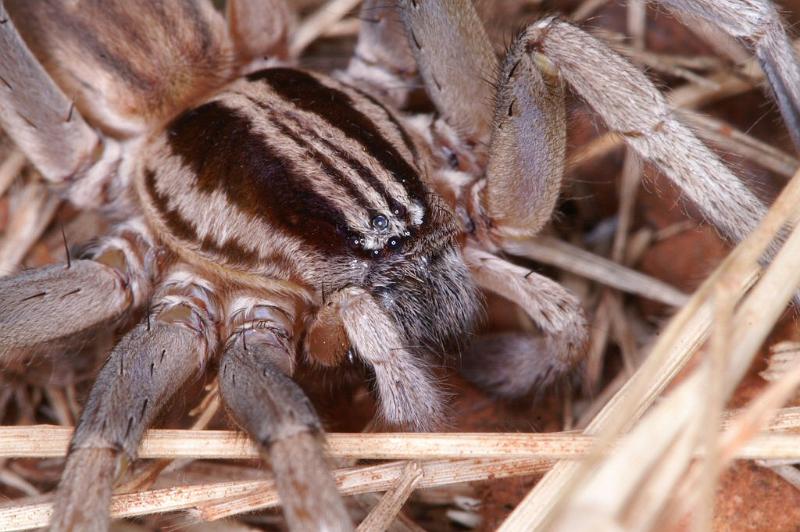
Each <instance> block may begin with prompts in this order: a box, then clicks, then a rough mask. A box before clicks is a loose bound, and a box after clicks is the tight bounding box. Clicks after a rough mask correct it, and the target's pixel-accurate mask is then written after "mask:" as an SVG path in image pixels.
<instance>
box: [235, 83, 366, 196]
mask: <svg viewBox="0 0 800 532" xmlns="http://www.w3.org/2000/svg"><path fill="white" fill-rule="evenodd" d="M237 94H239V93H237ZM242 96H244V97H245V98H247V99H248V100H249V101H250V103H252V104H253V105H255V106H256V107H258V108H259V109H261V110H263V111H265V112H266V113H268V115H269V121H270V123H271V124H272V125H274V126H275V127H277V128H278V129H279V130H280V132H281V133H282V134H284V135H286V136H287V137H289V138H290V139H292V140H293V141H294V143H295V144H297V146H299V147H300V148H302V149H303V150H305V152H306V154H307V155H308V156H309V157H311V158H312V159H314V160H315V161H316V162H317V163H319V164H320V165H321V166H322V171H323V172H325V175H327V176H328V177H330V178H331V180H333V181H334V182H335V183H336V184H338V185H339V186H341V187H343V188H344V189H345V190H347V194H348V197H350V198H352V199H354V200H355V201H356V203H358V204H359V206H361V207H362V208H364V209H367V210H369V209H372V206H371V205H370V204H369V201H367V198H365V197H364V194H362V193H361V191H360V190H358V188H357V187H356V186H355V184H354V183H353V182H352V181H350V180H349V179H347V177H346V176H345V175H344V174H343V173H342V172H340V171H339V170H338V169H337V168H336V165H335V164H334V163H333V161H331V160H330V159H329V158H328V157H327V156H326V155H325V154H323V153H321V152H320V151H319V150H316V149H314V146H312V145H311V144H309V143H308V142H306V140H305V139H304V138H303V137H301V136H299V135H297V134H296V133H295V132H294V131H292V130H291V129H290V128H289V127H287V126H286V124H284V123H283V122H282V121H281V118H284V117H281V116H278V115H277V113H276V112H275V110H274V109H272V108H271V107H270V106H269V105H267V104H266V103H264V102H260V101H258V100H256V99H255V98H253V97H252V96H247V95H244V94H242ZM285 118H289V117H285ZM292 122H293V123H294V125H295V126H296V127H299V128H300V129H302V130H303V134H304V135H307V136H309V137H312V139H313V140H321V141H323V142H325V143H326V145H328V147H332V145H331V144H330V143H329V142H327V141H326V140H325V139H323V138H322V137H320V136H319V135H317V134H316V133H315V132H313V131H311V130H309V129H307V128H304V127H303V125H302V124H301V123H299V122H298V121H297V120H292ZM309 179H312V178H311V177H309Z"/></svg>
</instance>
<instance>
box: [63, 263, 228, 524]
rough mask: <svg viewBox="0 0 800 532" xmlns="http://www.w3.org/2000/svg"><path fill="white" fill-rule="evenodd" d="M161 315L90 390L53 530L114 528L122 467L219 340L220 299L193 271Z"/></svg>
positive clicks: (140, 328)
mask: <svg viewBox="0 0 800 532" xmlns="http://www.w3.org/2000/svg"><path fill="white" fill-rule="evenodd" d="M155 301H156V302H157V307H154V308H155V310H154V317H153V318H152V319H148V320H145V321H144V322H142V323H140V324H139V325H137V326H136V327H135V328H134V329H133V330H132V331H131V332H129V333H128V334H127V335H125V337H123V338H122V340H121V341H120V343H119V344H118V345H117V346H116V347H115V348H114V350H113V351H112V353H111V356H110V357H109V359H108V361H107V362H106V364H105V365H104V366H103V369H102V370H101V371H100V374H99V375H98V377H97V380H96V381H95V383H94V386H93V387H92V390H91V392H90V394H89V399H88V401H87V403H86V406H85V408H84V410H83V413H82V414H81V418H80V421H79V422H78V426H77V428H76V429H75V434H74V435H73V437H72V442H71V443H70V451H69V454H68V455H67V463H66V465H65V467H64V473H63V475H62V478H61V482H60V484H59V486H58V492H57V494H56V500H55V505H54V510H53V518H52V521H51V528H52V529H53V530H106V529H107V528H108V504H109V501H110V498H111V488H112V485H113V480H114V477H115V476H116V472H117V471H118V470H119V469H120V466H121V465H122V463H123V460H124V459H125V458H127V459H130V460H133V459H134V458H135V457H136V451H137V448H138V446H139V442H140V441H141V438H142V435H143V433H144V431H145V430H146V429H147V427H148V426H149V425H150V424H151V423H152V421H153V419H154V418H155V416H156V415H157V414H158V412H159V410H160V409H161V407H163V406H164V403H165V402H166V401H168V400H169V398H170V397H171V396H172V395H173V393H174V392H176V391H177V390H178V388H180V386H181V385H182V384H183V383H184V382H185V381H186V380H187V379H188V378H190V377H191V376H192V375H195V374H196V373H197V372H198V371H199V370H200V369H201V368H202V367H203V365H204V363H205V361H206V358H207V356H208V355H209V353H210V352H211V351H213V350H214V349H215V347H216V324H215V323H214V308H215V306H214V300H213V296H211V294H210V292H209V291H208V289H207V288H206V287H205V286H204V283H203V282H202V281H198V284H195V282H194V281H193V280H192V277H191V275H190V274H189V273H187V272H182V271H176V272H174V273H173V274H171V275H170V277H169V278H168V279H167V281H166V282H165V284H164V286H163V290H162V291H161V294H160V297H157V298H156V300H155Z"/></svg>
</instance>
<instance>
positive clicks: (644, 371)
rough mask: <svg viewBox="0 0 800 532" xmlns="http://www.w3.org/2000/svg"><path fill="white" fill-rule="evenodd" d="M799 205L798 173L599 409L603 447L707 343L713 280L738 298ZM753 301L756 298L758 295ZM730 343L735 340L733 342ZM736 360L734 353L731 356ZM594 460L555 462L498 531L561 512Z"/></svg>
mask: <svg viewBox="0 0 800 532" xmlns="http://www.w3.org/2000/svg"><path fill="white" fill-rule="evenodd" d="M798 205H800V177H798V176H797V175H796V176H795V177H794V178H793V179H792V180H791V181H790V182H789V184H788V185H787V186H786V187H785V189H784V190H783V192H782V193H781V194H780V196H779V197H778V198H777V200H776V201H775V203H774V204H773V206H772V208H771V209H770V210H769V211H768V213H767V215H766V216H765V218H764V220H762V222H761V223H760V224H759V226H758V227H757V228H756V229H755V231H753V233H752V234H751V235H750V236H749V237H748V238H747V239H746V240H745V241H743V242H742V243H741V244H739V246H737V247H736V249H734V250H733V252H731V254H730V255H729V256H728V258H727V259H726V260H725V261H724V262H723V263H722V264H721V265H720V266H719V267H718V268H717V270H716V271H715V272H714V273H713V274H712V275H711V276H710V277H709V278H708V279H707V280H706V281H705V282H704V283H703V285H702V286H701V287H700V288H699V289H698V290H697V292H696V293H695V294H694V296H692V298H691V300H690V301H689V302H688V303H687V304H686V306H684V307H683V309H682V310H681V311H680V312H679V313H678V314H677V315H676V316H675V318H673V319H672V321H671V322H670V324H669V325H668V326H667V328H666V329H665V330H664V331H663V332H662V334H661V335H660V337H659V340H658V342H656V344H655V345H654V347H653V349H652V350H651V352H650V354H649V356H648V357H647V359H646V360H645V362H644V363H643V364H642V366H641V367H640V368H639V370H638V371H637V372H636V374H635V375H634V376H633V377H632V378H631V379H630V380H629V381H628V382H627V383H626V384H625V386H623V388H622V389H621V390H620V391H619V392H618V393H617V394H616V395H615V396H614V398H612V400H611V401H610V402H609V403H608V404H607V405H606V406H605V408H603V410H601V411H600V413H599V414H598V415H597V417H595V419H594V420H593V421H592V422H591V423H590V424H589V426H588V427H587V429H586V431H585V433H587V434H591V435H602V437H601V439H600V444H601V445H602V444H605V445H607V444H608V442H610V441H612V440H613V439H616V438H617V437H618V435H620V434H621V433H623V432H625V431H626V430H628V429H629V428H630V427H631V426H632V425H633V424H634V423H635V422H636V421H637V420H638V419H639V418H640V417H641V416H642V415H643V414H644V412H645V411H646V410H647V409H648V408H649V407H650V406H651V405H652V403H653V401H654V400H655V399H656V398H657V397H658V396H659V395H660V394H661V393H662V392H663V390H664V389H665V388H666V386H667V385H668V384H669V383H670V382H671V381H672V380H673V379H674V377H675V376H676V374H677V372H678V371H679V370H680V369H681V368H683V367H684V366H685V364H686V363H687V362H688V361H689V359H690V358H691V356H692V355H693V354H694V352H695V351H696V350H697V348H698V347H700V345H701V344H702V343H703V342H704V341H705V339H706V337H707V335H708V332H709V329H710V325H711V320H712V309H711V305H710V302H709V300H710V298H711V297H712V295H713V293H714V291H715V287H716V285H717V283H718V282H719V281H720V279H725V283H726V285H727V286H728V287H729V288H730V294H731V297H733V298H735V299H738V298H739V297H741V296H742V295H743V294H744V292H745V290H746V289H747V288H748V287H749V286H750V285H751V284H752V282H753V281H754V280H755V278H756V276H757V275H758V271H759V269H760V268H759V267H758V266H757V261H758V260H759V259H760V257H761V256H762V254H763V253H764V251H765V250H766V248H767V246H768V245H769V244H770V242H772V240H773V238H774V237H775V236H776V235H777V234H779V232H780V231H781V229H782V228H783V227H784V225H785V224H786V223H787V222H788V221H790V220H795V219H797V214H798V212H797V211H798V207H797V206H798ZM785 249H786V248H784V250H782V252H783V251H785ZM784 260H785V254H784ZM776 262H777V259H776ZM774 264H775V263H773V266H774ZM773 271H774V270H773ZM798 271H800V268H798ZM784 282H785V280H784ZM762 286H768V285H762ZM794 286H795V285H792V287H794ZM792 289H793V288H792ZM762 290H763V289H762ZM751 299H752V298H751ZM757 301H760V298H759V299H758V300H757ZM778 302H779V299H773V300H772V301H770V302H767V303H766V305H767V306H769V305H775V304H776V303H778ZM761 303H764V302H761ZM782 310H783V307H780V311H782ZM740 312H741V311H740ZM740 317H741V316H740ZM763 318H764V316H759V319H763ZM750 319H751V320H753V319H754V318H750ZM755 321H758V320H755ZM772 323H774V320H773V321H772V322H770V323H768V324H767V325H766V327H767V328H771V327H772ZM745 329H746V328H745ZM762 340H763V338H762ZM731 345H733V346H736V345H737V344H736V343H735V342H732V344H731ZM734 358H735V357H732V360H733V359H734ZM727 382H728V379H726V383H727ZM736 382H738V379H736ZM689 406H691V405H689ZM667 433H668V434H669V433H670V432H669V431H668V432H667ZM594 463H596V461H593V460H587V461H584V462H583V463H582V464H576V463H559V464H557V465H556V466H555V467H554V468H553V470H551V471H550V472H549V473H548V474H547V475H545V477H544V478H543V479H542V480H541V481H540V482H539V483H538V484H537V485H536V486H535V487H534V489H533V490H532V491H531V493H529V494H528V496H526V498H525V499H524V500H523V501H522V503H520V505H519V506H518V507H517V508H516V509H515V510H514V511H513V512H512V513H511V515H510V516H509V517H508V519H507V520H506V521H505V522H504V523H503V525H502V527H501V529H500V530H506V531H508V530H518V529H519V527H525V528H526V529H531V528H532V529H541V528H542V527H543V526H545V524H546V523H548V522H550V521H551V520H552V519H553V518H554V516H555V515H556V514H557V512H559V511H560V509H561V508H562V505H563V504H564V503H565V502H566V500H567V497H568V496H569V494H570V493H571V492H572V491H573V490H574V489H575V488H576V487H577V486H578V484H579V483H580V482H581V480H583V479H584V478H585V477H586V475H587V474H588V472H589V471H590V470H591V468H592V466H593V465H594Z"/></svg>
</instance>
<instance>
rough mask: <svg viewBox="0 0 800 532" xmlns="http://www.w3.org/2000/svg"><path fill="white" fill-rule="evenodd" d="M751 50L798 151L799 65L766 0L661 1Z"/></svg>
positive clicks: (775, 15)
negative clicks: (700, 20)
mask: <svg viewBox="0 0 800 532" xmlns="http://www.w3.org/2000/svg"><path fill="white" fill-rule="evenodd" d="M660 1H661V3H663V4H665V5H667V6H668V7H670V8H671V9H674V10H675V11H677V12H685V13H689V14H691V15H694V16H696V17H700V18H702V19H704V20H706V21H707V22H709V23H710V24H713V25H715V26H717V27H719V28H721V29H722V30H723V31H725V32H726V33H728V34H729V35H731V36H732V37H735V38H737V39H739V40H741V41H743V42H745V43H746V44H748V45H750V46H752V48H753V49H754V51H755V54H756V57H757V58H758V61H759V63H760V64H761V68H762V70H763V71H764V74H765V75H766V77H767V80H768V82H769V86H770V88H771V89H772V94H773V96H774V98H775V101H777V103H778V108H779V109H780V111H781V114H782V116H783V119H784V121H785V122H786V125H787V127H788V129H789V134H790V135H791V137H792V141H793V142H794V144H795V147H796V148H798V149H800V62H798V59H797V54H796V53H795V50H794V48H793V46H792V42H791V41H790V40H789V37H788V36H787V35H786V30H785V29H784V26H783V22H782V21H781V17H780V15H779V14H778V11H777V10H776V9H775V6H774V5H773V3H772V2H770V1H769V0H692V1H687V0H660Z"/></svg>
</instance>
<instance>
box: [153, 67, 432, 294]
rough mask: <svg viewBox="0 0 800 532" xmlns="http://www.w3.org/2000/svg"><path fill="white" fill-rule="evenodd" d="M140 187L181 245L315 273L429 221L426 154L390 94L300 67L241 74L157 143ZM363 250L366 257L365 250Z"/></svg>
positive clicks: (236, 262) (234, 264)
mask: <svg viewBox="0 0 800 532" xmlns="http://www.w3.org/2000/svg"><path fill="white" fill-rule="evenodd" d="M145 151H146V153H145V157H144V158H143V163H142V166H141V171H140V172H139V176H138V178H137V190H138V193H139V197H140V200H141V203H142V204H143V206H144V208H145V212H146V214H147V217H148V219H149V220H150V222H151V224H152V225H153V226H155V228H156V229H157V231H158V233H159V234H161V235H162V236H163V238H164V240H165V241H166V242H167V243H168V244H170V245H171V246H172V247H173V248H177V251H179V252H182V253H184V254H185V253H186V252H187V251H188V252H189V253H191V254H193V255H196V256H198V257H199V258H200V259H201V260H204V261H209V262H212V263H216V264H220V265H222V266H224V267H227V268H231V269H234V270H239V271H244V272H251V273H258V274H266V275H269V276H273V277H277V278H279V279H287V278H291V279H301V280H303V281H306V282H314V281H315V280H316V278H318V277H320V276H322V275H323V274H327V273H328V272H327V271H324V270H327V268H326V267H325V264H328V263H330V262H331V261H334V262H337V263H339V264H341V263H344V262H350V263H353V262H360V263H362V264H367V263H369V261H371V260H376V259H380V258H382V257H385V256H387V255H391V254H392V253H396V252H398V251H399V250H400V249H401V248H402V245H403V243H405V242H407V241H408V240H410V239H412V238H413V237H414V235H415V234H416V233H418V232H419V231H421V230H423V229H424V226H425V224H426V218H427V216H426V211H427V209H428V205H427V202H428V199H427V198H428V195H429V194H430V192H429V190H428V187H427V185H426V183H425V182H424V181H423V178H422V173H423V172H424V167H425V163H424V161H422V160H421V159H420V156H419V153H418V151H417V148H416V147H415V145H414V143H413V141H412V139H411V137H410V136H409V135H408V134H407V133H406V131H405V130H404V129H403V128H402V126H401V125H400V123H399V121H398V120H397V119H396V118H395V117H394V115H393V114H392V113H391V112H390V111H388V110H387V109H386V108H385V107H384V106H383V105H382V104H380V103H379V102H378V101H377V100H375V99H373V98H372V97H370V96H368V95H366V94H364V93H362V92H360V91H358V90H357V89H354V88H351V87H349V86H346V85H344V84H342V83H339V82H336V81H334V80H333V79H331V78H327V77H323V76H319V75H316V74H315V75H312V74H309V73H306V72H303V71H300V70H294V69H288V68H275V69H267V70H263V71H260V72H257V73H255V74H253V75H251V76H249V77H247V78H243V79H240V80H237V81H236V82H234V83H232V84H231V85H229V86H228V87H227V88H226V89H225V90H224V91H222V92H220V93H219V94H217V95H216V96H214V97H213V98H211V99H210V100H209V101H207V102H205V103H203V104H201V105H199V106H198V107H195V108H194V109H191V110H189V111H187V112H185V113H183V114H182V115H180V116H178V117H177V118H176V119H175V120H173V121H172V122H171V123H169V124H168V125H167V126H166V128H165V130H164V131H163V133H162V134H159V135H158V136H156V137H155V138H154V139H153V140H152V141H151V142H150V143H149V145H148V147H147V148H145ZM352 259H356V260H355V261H353V260H352Z"/></svg>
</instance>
